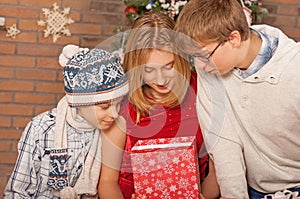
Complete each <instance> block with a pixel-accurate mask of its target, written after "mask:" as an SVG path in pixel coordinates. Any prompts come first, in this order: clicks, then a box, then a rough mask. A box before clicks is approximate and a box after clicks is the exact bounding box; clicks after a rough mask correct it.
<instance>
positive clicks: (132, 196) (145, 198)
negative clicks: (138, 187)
mask: <svg viewBox="0 0 300 199" xmlns="http://www.w3.org/2000/svg"><path fill="white" fill-rule="evenodd" d="M131 199H136V197H135V194H132V195H131ZM141 199H147V197H146V196H142V198H141Z"/></svg>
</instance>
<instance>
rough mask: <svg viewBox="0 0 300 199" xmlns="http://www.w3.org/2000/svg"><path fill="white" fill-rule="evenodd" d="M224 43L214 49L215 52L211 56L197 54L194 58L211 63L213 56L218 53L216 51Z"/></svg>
mask: <svg viewBox="0 0 300 199" xmlns="http://www.w3.org/2000/svg"><path fill="white" fill-rule="evenodd" d="M223 43H224V42H220V43H219V44H218V45H217V46H216V47H215V48H214V49H213V51H212V52H211V53H210V54H209V55H205V54H204V53H200V54H199V55H197V54H195V55H193V57H194V58H198V59H200V60H201V61H203V62H209V61H210V58H211V56H213V54H214V53H215V52H216V50H217V49H218V48H219V47H220V46H221V44H223Z"/></svg>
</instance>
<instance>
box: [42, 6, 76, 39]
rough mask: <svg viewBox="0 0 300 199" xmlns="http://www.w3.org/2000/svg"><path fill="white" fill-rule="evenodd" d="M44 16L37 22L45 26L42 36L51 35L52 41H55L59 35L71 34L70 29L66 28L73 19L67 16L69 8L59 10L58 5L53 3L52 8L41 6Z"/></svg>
mask: <svg viewBox="0 0 300 199" xmlns="http://www.w3.org/2000/svg"><path fill="white" fill-rule="evenodd" d="M42 11H43V14H44V16H45V19H44V20H39V21H38V22H37V23H38V25H39V26H43V27H45V26H46V29H45V30H44V37H48V36H49V35H52V37H53V42H54V43H55V42H56V41H57V39H58V38H60V35H62V34H63V35H66V36H71V32H70V30H69V29H68V28H67V26H68V25H70V24H72V23H74V20H73V19H71V18H69V17H67V16H68V15H69V13H70V8H64V10H62V11H61V10H60V9H59V6H58V5H57V4H56V3H54V4H53V8H52V10H50V9H48V8H42Z"/></svg>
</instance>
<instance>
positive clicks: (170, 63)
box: [166, 60, 175, 66]
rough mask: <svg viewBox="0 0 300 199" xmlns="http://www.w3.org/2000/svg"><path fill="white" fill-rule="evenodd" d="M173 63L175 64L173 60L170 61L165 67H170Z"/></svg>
mask: <svg viewBox="0 0 300 199" xmlns="http://www.w3.org/2000/svg"><path fill="white" fill-rule="evenodd" d="M174 62H175V61H174V60H172V61H170V62H169V63H167V64H166V66H168V65H172V64H174Z"/></svg>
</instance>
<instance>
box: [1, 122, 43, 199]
mask: <svg viewBox="0 0 300 199" xmlns="http://www.w3.org/2000/svg"><path fill="white" fill-rule="evenodd" d="M33 129H34V126H33V124H32V122H30V123H29V124H28V125H27V127H26V128H25V130H24V132H23V134H22V137H21V139H20V141H19V143H18V158H17V161H16V164H15V167H14V170H13V172H12V175H11V177H10V179H9V181H8V184H7V186H6V188H5V190H4V198H7V199H8V198H31V197H33V196H34V193H35V190H36V189H37V186H38V185H37V176H36V172H35V169H34V157H36V156H37V150H36V149H37V147H36V143H35V141H34V138H33V132H34V130H33Z"/></svg>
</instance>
